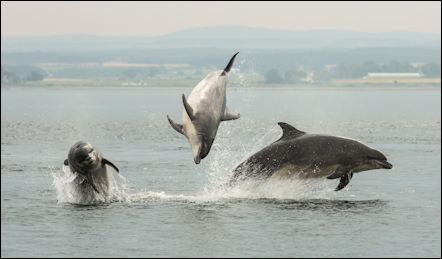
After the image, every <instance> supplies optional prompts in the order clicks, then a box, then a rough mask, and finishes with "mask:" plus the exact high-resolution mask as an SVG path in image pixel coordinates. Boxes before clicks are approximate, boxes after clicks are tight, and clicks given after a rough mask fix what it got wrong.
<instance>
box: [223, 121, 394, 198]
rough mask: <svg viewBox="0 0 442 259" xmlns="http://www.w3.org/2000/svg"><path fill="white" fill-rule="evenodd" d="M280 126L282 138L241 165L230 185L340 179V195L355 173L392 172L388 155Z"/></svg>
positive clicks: (361, 146)
mask: <svg viewBox="0 0 442 259" xmlns="http://www.w3.org/2000/svg"><path fill="white" fill-rule="evenodd" d="M278 124H279V126H280V127H281V128H282V131H283V132H282V137H281V138H280V139H278V140H277V141H275V142H274V143H272V144H270V145H269V146H267V147H265V148H263V149H262V150H260V151H258V152H257V153H255V154H254V155H252V156H251V157H250V158H248V159H247V160H246V161H244V162H243V163H241V164H240V165H238V166H237V167H236V168H235V169H234V174H233V177H232V179H231V181H230V183H231V184H235V183H237V182H238V181H242V180H247V179H250V178H253V179H268V178H271V177H279V178H287V177H290V176H295V175H296V176H298V177H301V178H302V177H304V178H320V177H327V179H337V178H340V181H339V185H338V186H337V187H336V189H335V191H339V190H341V189H343V188H344V187H345V186H346V185H347V184H348V183H349V182H350V180H351V178H352V176H353V174H354V173H359V172H362V171H367V170H373V169H391V168H393V165H392V164H390V163H389V162H387V158H386V157H385V155H383V154H382V153H381V152H379V151H377V150H375V149H372V148H370V147H368V146H366V145H364V144H362V143H361V142H358V141H356V140H352V139H348V138H342V137H335V136H329V135H318V134H308V133H305V132H303V131H300V130H298V129H296V128H294V127H293V126H291V125H289V124H287V123H284V122H279V123H278Z"/></svg>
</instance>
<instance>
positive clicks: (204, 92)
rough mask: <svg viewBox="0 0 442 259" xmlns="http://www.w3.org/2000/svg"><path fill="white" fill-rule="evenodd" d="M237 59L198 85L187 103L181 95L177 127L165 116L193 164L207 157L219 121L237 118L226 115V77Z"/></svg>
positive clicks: (232, 114)
mask: <svg viewBox="0 0 442 259" xmlns="http://www.w3.org/2000/svg"><path fill="white" fill-rule="evenodd" d="M236 55H238V53H236V54H235V55H233V57H232V58H231V59H230V61H229V63H228V64H227V66H226V67H225V68H224V70H221V71H214V72H211V73H209V74H208V75H207V76H206V77H205V78H204V79H203V80H202V81H201V82H199V83H198V85H197V86H196V87H195V88H194V89H193V90H192V92H191V93H190V95H189V98H187V99H186V96H185V95H184V94H183V96H182V99H183V105H184V111H183V124H178V123H176V122H175V121H173V120H172V119H171V118H170V117H169V115H167V119H168V120H169V123H170V125H171V126H172V128H174V129H175V130H176V131H178V132H179V133H181V134H183V135H184V136H186V138H187V140H188V141H189V143H190V145H191V147H192V153H193V160H194V161H195V164H199V163H200V161H201V159H203V158H205V157H206V156H207V155H208V154H209V152H210V148H211V147H212V143H213V140H214V139H215V136H216V132H217V131H218V126H219V124H220V123H221V121H228V120H236V119H238V118H239V117H240V115H239V113H236V112H232V111H229V109H228V108H227V106H226V86H227V74H228V72H229V71H230V69H231V68H232V65H233V62H234V61H235V57H236Z"/></svg>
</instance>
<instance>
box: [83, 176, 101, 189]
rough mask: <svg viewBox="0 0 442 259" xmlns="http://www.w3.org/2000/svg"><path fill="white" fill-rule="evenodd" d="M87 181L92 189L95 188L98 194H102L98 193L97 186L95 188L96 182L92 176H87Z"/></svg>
mask: <svg viewBox="0 0 442 259" xmlns="http://www.w3.org/2000/svg"><path fill="white" fill-rule="evenodd" d="M86 180H87V182H88V183H89V184H90V185H91V186H92V188H94V190H95V191H96V192H97V193H100V191H98V188H97V186H95V184H94V181H93V180H92V177H91V175H87V176H86Z"/></svg>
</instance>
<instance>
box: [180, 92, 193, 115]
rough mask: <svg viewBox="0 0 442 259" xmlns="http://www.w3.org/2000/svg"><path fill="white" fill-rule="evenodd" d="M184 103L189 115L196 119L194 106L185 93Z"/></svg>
mask: <svg viewBox="0 0 442 259" xmlns="http://www.w3.org/2000/svg"><path fill="white" fill-rule="evenodd" d="M183 104H184V109H186V113H187V115H189V118H190V120H194V119H195V113H194V112H193V109H192V106H190V104H189V103H188V102H187V99H186V96H185V95H184V94H183Z"/></svg>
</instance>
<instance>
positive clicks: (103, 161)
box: [102, 158, 120, 173]
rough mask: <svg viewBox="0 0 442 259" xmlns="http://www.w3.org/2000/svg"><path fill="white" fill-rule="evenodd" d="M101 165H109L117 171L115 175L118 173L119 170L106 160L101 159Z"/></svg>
mask: <svg viewBox="0 0 442 259" xmlns="http://www.w3.org/2000/svg"><path fill="white" fill-rule="evenodd" d="M102 163H103V165H109V166H111V167H112V168H114V169H115V171H117V173H120V170H118V167H116V166H115V165H114V164H113V163H112V162H111V161H109V160H107V159H106V158H103V160H102Z"/></svg>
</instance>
